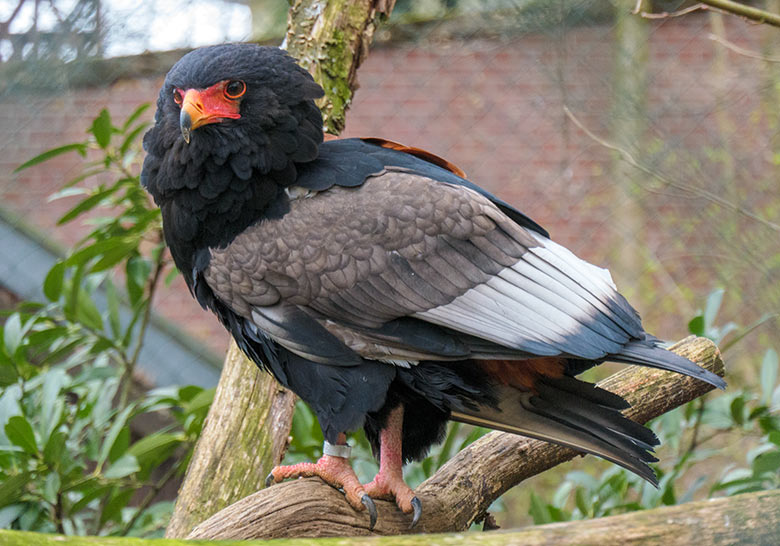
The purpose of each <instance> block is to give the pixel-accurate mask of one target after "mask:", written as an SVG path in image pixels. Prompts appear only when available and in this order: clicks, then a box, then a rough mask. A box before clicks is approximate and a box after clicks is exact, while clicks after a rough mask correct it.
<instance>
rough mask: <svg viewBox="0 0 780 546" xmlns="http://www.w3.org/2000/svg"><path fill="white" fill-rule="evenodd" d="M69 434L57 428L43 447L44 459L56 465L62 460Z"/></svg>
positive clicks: (51, 464) (49, 463) (50, 464)
mask: <svg viewBox="0 0 780 546" xmlns="http://www.w3.org/2000/svg"><path fill="white" fill-rule="evenodd" d="M66 438H67V436H66V435H65V433H64V432H62V431H61V430H55V431H54V432H52V434H51V436H49V441H48V442H46V445H45V446H44V448H43V460H44V461H45V462H46V463H47V464H48V465H49V466H53V467H56V466H58V465H59V464H60V463H61V462H62V460H61V459H62V454H63V453H64V452H65V440H66Z"/></svg>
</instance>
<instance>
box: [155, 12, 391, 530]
mask: <svg viewBox="0 0 780 546" xmlns="http://www.w3.org/2000/svg"><path fill="white" fill-rule="evenodd" d="M394 3H395V0H339V1H326V0H297V1H296V2H295V3H294V4H293V6H292V7H291V10H290V17H289V22H288V31H287V36H286V38H285V46H286V47H287V49H288V50H289V51H290V53H291V54H292V55H293V56H294V57H295V58H297V59H299V60H300V62H301V64H302V65H303V66H305V67H306V68H308V69H309V70H310V71H311V73H312V75H313V76H314V78H315V80H317V82H318V83H319V84H320V85H322V87H323V89H325V97H323V99H322V100H321V101H320V107H321V108H322V110H323V116H324V119H325V125H326V129H327V130H328V131H329V132H331V133H334V134H338V132H339V131H340V130H341V129H342V128H343V127H344V116H345V114H346V109H347V107H348V105H349V102H350V100H351V98H352V94H353V93H354V91H355V88H356V86H357V80H356V72H357V69H358V67H359V66H360V63H361V62H362V61H363V59H365V57H366V55H367V54H368V45H369V44H370V42H371V38H372V36H373V33H374V29H375V28H376V24H377V22H378V21H379V19H380V18H382V17H385V16H388V15H389V14H390V11H391V10H392V8H393V4H394ZM294 404H295V396H294V395H293V394H292V393H290V392H289V391H286V390H285V389H282V388H280V387H279V385H278V384H277V383H276V382H275V381H274V379H273V378H272V377H271V376H270V375H268V374H265V373H261V372H260V371H259V370H258V369H257V367H256V366H255V365H254V364H253V363H251V362H250V361H249V360H248V359H247V358H246V357H245V356H244V355H243V353H241V351H240V350H239V349H238V347H237V346H236V345H235V343H232V344H231V346H230V349H229V350H228V354H227V356H226V358H225V366H224V368H223V370H222V376H221V378H220V381H219V386H218V388H217V393H216V396H215V399H214V403H213V404H212V406H211V409H210V411H209V415H208V417H207V419H206V424H205V426H204V428H203V433H202V434H201V437H200V439H199V440H198V444H197V446H196V449H195V453H194V454H193V457H192V461H191V462H190V466H189V468H188V469H187V475H186V476H185V479H184V482H183V484H182V487H181V489H180V490H179V495H178V497H177V500H176V506H175V507H174V512H173V516H172V518H171V521H170V523H169V524H168V528H167V529H166V533H165V536H166V537H171V538H173V537H184V536H187V534H188V533H189V532H190V531H191V530H192V528H193V527H194V526H195V524H197V523H199V522H201V521H203V520H204V519H206V518H207V517H209V516H211V515H212V514H214V513H215V512H217V511H218V510H220V509H222V508H224V507H225V506H227V505H229V504H232V503H233V502H235V501H237V500H239V499H241V498H243V497H245V496H246V495H248V494H249V493H250V492H252V491H256V490H257V489H258V488H260V487H262V484H263V482H264V480H265V476H266V475H267V474H268V473H269V472H270V471H271V469H272V468H273V467H274V466H275V465H277V464H279V462H280V461H281V459H282V457H283V456H284V450H285V448H286V442H287V438H288V436H289V434H290V425H291V422H292V414H293V408H294Z"/></svg>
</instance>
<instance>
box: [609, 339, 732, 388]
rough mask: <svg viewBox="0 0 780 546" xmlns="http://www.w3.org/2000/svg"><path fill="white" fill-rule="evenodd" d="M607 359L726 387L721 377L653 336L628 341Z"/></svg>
mask: <svg viewBox="0 0 780 546" xmlns="http://www.w3.org/2000/svg"><path fill="white" fill-rule="evenodd" d="M609 360H612V361H615V362H624V363H626V364H638V365H640V366H649V367H651V368H659V369H661V370H668V371H671V372H677V373H681V374H683V375H688V376H690V377H694V378H696V379H700V380H702V381H705V382H707V383H709V384H710V385H713V386H715V387H718V388H719V389H725V388H726V382H725V381H724V380H723V378H722V377H720V376H718V375H715V374H714V373H712V372H711V371H709V370H705V369H704V368H702V367H701V366H698V365H696V364H695V363H693V362H691V361H690V360H688V359H687V358H685V357H682V356H680V355H678V354H675V353H673V352H671V351H667V350H666V349H664V348H662V347H661V346H660V342H659V341H658V340H656V339H654V338H648V339H646V340H637V341H630V342H629V343H627V344H626V345H625V346H624V347H623V349H622V350H621V351H620V353H618V354H615V355H610V356H609Z"/></svg>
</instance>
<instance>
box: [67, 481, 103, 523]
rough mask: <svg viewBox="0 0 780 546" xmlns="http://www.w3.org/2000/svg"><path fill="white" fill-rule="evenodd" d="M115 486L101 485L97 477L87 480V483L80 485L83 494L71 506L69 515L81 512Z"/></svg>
mask: <svg viewBox="0 0 780 546" xmlns="http://www.w3.org/2000/svg"><path fill="white" fill-rule="evenodd" d="M113 487H114V486H113V485H100V483H99V481H98V480H97V479H93V480H87V483H85V484H83V485H82V486H81V487H79V489H80V490H83V496H82V497H81V498H80V499H79V500H77V501H76V502H75V503H74V504H73V506H71V507H70V510H69V511H68V512H69V515H71V516H73V515H76V514H78V513H79V512H81V511H82V510H83V509H84V508H86V507H87V505H88V504H89V503H90V502H92V501H93V500H95V499H96V498H98V497H102V496H103V495H105V494H107V493H108V492H109V491H110V490H111V489H112V488H113Z"/></svg>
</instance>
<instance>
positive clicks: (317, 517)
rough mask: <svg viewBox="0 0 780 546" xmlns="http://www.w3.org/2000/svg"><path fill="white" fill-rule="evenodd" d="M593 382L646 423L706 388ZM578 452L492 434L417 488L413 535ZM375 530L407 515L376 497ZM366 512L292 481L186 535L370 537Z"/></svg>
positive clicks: (719, 366) (635, 373) (455, 523)
mask: <svg viewBox="0 0 780 546" xmlns="http://www.w3.org/2000/svg"><path fill="white" fill-rule="evenodd" d="M672 350H673V351H674V352H676V353H678V354H680V355H683V356H685V357H687V358H690V359H691V360H693V361H694V362H697V363H698V364H699V365H701V366H703V367H704V368H706V369H708V370H710V371H713V372H715V373H717V374H719V375H723V361H722V360H721V358H720V352H719V351H718V348H717V347H716V346H715V344H713V343H712V342H711V341H709V340H707V339H704V338H696V337H693V336H692V337H689V338H687V339H685V340H683V341H681V342H680V343H678V344H677V345H675V346H674V347H673V348H672ZM599 386H601V387H603V388H605V389H607V390H610V391H612V392H615V393H617V394H619V395H620V396H623V397H624V398H625V399H626V400H627V401H628V402H629V403H630V404H631V406H632V407H631V408H630V409H628V410H626V412H625V413H626V414H627V415H628V416H629V417H631V418H632V419H634V420H636V421H638V422H640V423H645V422H646V421H648V420H649V419H652V418H653V417H657V416H658V415H661V414H662V413H665V412H667V411H669V410H671V409H674V408H675V407H678V406H680V405H682V404H685V403H686V402H689V401H691V400H693V399H695V398H697V397H699V396H701V395H702V394H704V393H706V392H708V391H710V390H712V388H713V387H712V386H711V385H709V384H706V383H703V382H701V381H698V380H696V379H692V378H690V377H686V376H682V375H679V374H675V373H671V372H665V371H661V370H656V369H652V368H641V367H638V366H630V367H627V368H626V369H624V370H622V371H620V372H618V373H616V374H614V375H612V376H610V377H609V378H607V379H605V380H604V381H602V382H601V383H599ZM577 455H579V453H578V452H576V451H574V450H572V449H569V448H565V447H560V446H556V445H553V444H549V443H546V442H541V441H538V440H531V439H528V438H524V437H521V436H516V435H514V434H506V433H503V432H492V433H490V434H488V435H486V436H483V437H482V438H480V439H479V440H477V441H476V442H474V443H473V444H472V445H471V446H469V447H467V448H466V449H464V450H463V451H461V452H460V453H459V454H458V455H456V456H455V457H453V458H452V459H451V460H450V461H449V462H448V463H447V464H445V465H444V466H443V467H442V468H440V469H439V471H438V472H436V474H434V475H433V476H432V477H431V478H429V479H428V480H427V481H425V482H424V483H423V484H421V485H420V487H418V488H417V490H416V491H415V493H416V494H417V496H418V497H419V498H420V499H421V500H422V503H423V515H422V519H421V520H420V523H419V524H418V525H417V527H416V528H415V531H417V532H425V533H441V532H448V531H465V530H466V529H468V528H469V526H470V525H471V524H472V523H474V522H475V521H479V520H480V519H482V518H483V517H484V516H485V513H486V511H487V509H488V507H489V506H490V504H492V503H493V501H495V500H496V499H497V498H498V497H500V496H501V495H502V494H503V493H504V492H505V491H507V490H508V489H509V488H511V487H513V486H515V485H517V484H518V483H520V482H521V481H522V480H524V479H526V478H529V477H531V476H533V475H535V474H538V473H540V472H543V471H544V470H547V469H549V468H551V467H553V466H555V465H557V464H560V463H562V462H565V461H568V460H570V459H573V458H574V457H576V456H577ZM376 504H377V508H378V511H379V519H378V523H377V526H376V528H375V530H374V532H375V533H377V534H384V535H390V534H402V533H408V532H409V531H408V527H409V518H410V516H408V515H405V514H403V513H401V512H400V511H399V510H398V508H397V507H396V506H395V504H394V503H392V502H388V501H376ZM368 523H369V521H368V516H367V515H366V513H365V512H356V511H354V510H353V509H352V508H351V507H350V506H349V504H347V502H346V501H345V500H344V496H343V495H342V494H341V493H339V492H338V491H336V490H335V489H333V488H332V487H330V486H328V485H326V484H325V483H324V482H322V481H321V480H319V479H318V478H309V479H305V480H297V481H290V482H286V483H282V484H278V485H274V486H273V487H270V488H268V489H264V490H262V491H258V492H257V493H255V494H253V495H250V496H249V497H247V498H245V499H242V500H241V501H239V502H237V503H235V504H234V505H232V506H229V507H228V508H226V509H224V510H222V511H221V512H219V513H217V514H215V515H214V516H212V517H211V518H209V519H208V520H206V521H205V522H203V523H202V524H200V525H199V526H198V527H196V528H195V530H194V531H193V532H192V533H191V534H190V535H189V537H188V538H198V539H215V538H220V539H254V538H280V537H302V536H343V535H361V534H362V535H368V534H370V532H369V530H368Z"/></svg>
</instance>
